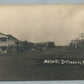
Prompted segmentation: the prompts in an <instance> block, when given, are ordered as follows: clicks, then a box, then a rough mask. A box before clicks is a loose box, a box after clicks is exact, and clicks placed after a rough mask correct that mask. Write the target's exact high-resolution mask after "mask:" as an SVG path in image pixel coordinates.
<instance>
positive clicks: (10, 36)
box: [0, 33, 19, 41]
mask: <svg viewBox="0 0 84 84" xmlns="http://www.w3.org/2000/svg"><path fill="white" fill-rule="evenodd" d="M0 34H1V35H4V36H8V37H9V38H13V39H15V40H17V41H19V40H18V39H16V38H15V37H14V36H12V35H7V34H3V33H0Z"/></svg>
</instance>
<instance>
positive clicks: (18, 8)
mask: <svg viewBox="0 0 84 84" xmlns="http://www.w3.org/2000/svg"><path fill="white" fill-rule="evenodd" d="M0 32H1V33H4V34H11V35H13V36H14V37H16V38H17V39H19V40H27V41H29V42H47V41H53V42H55V44H56V45H68V44H69V43H70V42H71V40H72V39H75V38H77V37H78V34H79V33H82V32H83V33H84V5H83V4H66V5H63V4H60V5H0Z"/></svg>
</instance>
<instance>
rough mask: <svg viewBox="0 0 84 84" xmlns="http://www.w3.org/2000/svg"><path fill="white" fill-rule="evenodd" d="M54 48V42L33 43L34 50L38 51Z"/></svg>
mask: <svg viewBox="0 0 84 84" xmlns="http://www.w3.org/2000/svg"><path fill="white" fill-rule="evenodd" d="M53 47H55V44H54V42H40V43H34V48H36V49H38V50H45V49H48V48H53Z"/></svg>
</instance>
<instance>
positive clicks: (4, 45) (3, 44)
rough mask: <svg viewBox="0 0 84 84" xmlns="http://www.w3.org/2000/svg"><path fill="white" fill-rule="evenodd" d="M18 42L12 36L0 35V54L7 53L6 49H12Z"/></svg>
mask: <svg viewBox="0 0 84 84" xmlns="http://www.w3.org/2000/svg"><path fill="white" fill-rule="evenodd" d="M18 41H19V40H17V39H16V38H15V37H13V36H12V35H6V34H3V33H0V53H7V50H8V48H14V47H15V45H16V42H18Z"/></svg>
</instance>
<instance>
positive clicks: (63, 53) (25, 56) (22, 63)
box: [0, 49, 84, 80]
mask: <svg viewBox="0 0 84 84" xmlns="http://www.w3.org/2000/svg"><path fill="white" fill-rule="evenodd" d="M46 58H53V59H54V58H70V59H84V50H66V49H49V50H45V51H26V52H24V53H20V54H18V55H16V56H0V80H73V79H74V80H76V79H81V80H82V79H83V80H84V68H83V67H84V66H79V65H48V66H43V65H39V64H40V62H41V59H46Z"/></svg>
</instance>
